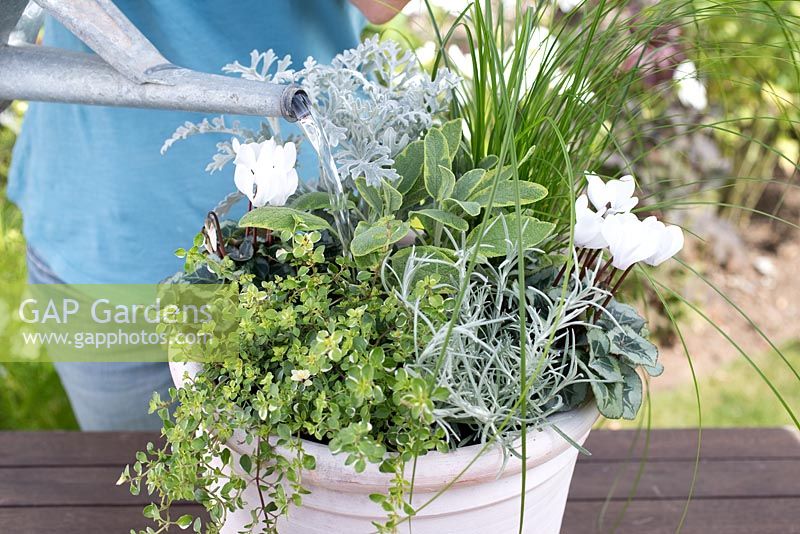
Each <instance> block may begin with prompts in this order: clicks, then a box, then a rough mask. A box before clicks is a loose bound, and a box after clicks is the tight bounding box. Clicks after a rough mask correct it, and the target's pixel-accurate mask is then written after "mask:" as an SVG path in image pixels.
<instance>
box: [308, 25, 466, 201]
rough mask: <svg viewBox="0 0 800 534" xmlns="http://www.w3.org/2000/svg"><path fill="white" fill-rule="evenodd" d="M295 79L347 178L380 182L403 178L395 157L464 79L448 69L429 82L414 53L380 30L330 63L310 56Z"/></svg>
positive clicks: (444, 105)
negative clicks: (394, 166) (381, 36)
mask: <svg viewBox="0 0 800 534" xmlns="http://www.w3.org/2000/svg"><path fill="white" fill-rule="evenodd" d="M298 78H299V79H300V81H301V84H302V86H303V89H305V91H306V92H307V93H308V95H309V97H310V99H311V102H312V104H313V106H314V108H315V109H316V110H317V113H318V115H319V119H320V121H321V122H322V127H323V128H324V129H325V131H326V132H327V133H328V138H329V140H330V142H331V143H332V144H333V145H334V146H335V149H334V159H335V160H336V164H337V166H338V167H339V172H340V174H341V175H342V177H343V178H349V179H350V180H355V179H356V178H358V177H360V176H363V177H365V178H366V180H367V183H368V184H370V185H375V186H377V185H379V184H380V181H381V179H386V180H389V181H394V180H396V179H397V178H398V175H397V173H396V172H395V170H394V169H392V164H393V163H394V160H393V158H394V156H396V155H397V154H398V153H399V152H400V151H401V150H402V149H403V148H405V147H406V146H407V145H408V144H409V143H410V142H411V141H413V140H415V139H417V138H418V137H419V136H420V135H421V134H422V133H423V132H424V131H425V130H427V129H428V128H430V127H431V126H433V125H434V118H435V116H436V115H437V114H438V113H440V112H442V111H445V110H446V109H447V108H448V106H449V105H450V101H451V98H452V90H453V89H454V88H455V87H456V85H457V84H458V82H459V78H458V77H457V76H456V75H455V74H453V73H451V72H450V71H448V70H446V69H440V70H439V72H438V73H437V75H436V78H435V79H433V80H432V79H431V78H430V76H429V75H428V74H427V73H426V72H425V71H424V70H423V69H422V67H421V66H420V65H419V63H418V61H417V58H416V56H415V55H414V54H413V53H412V52H411V51H409V50H404V49H403V48H401V47H400V46H399V45H398V44H397V43H395V42H394V41H380V40H379V39H378V37H377V36H375V37H372V38H370V39H367V40H366V41H364V42H363V43H361V44H360V45H358V47H357V48H354V49H352V50H347V51H345V52H342V53H341V54H339V55H337V56H336V57H335V58H334V59H333V61H332V62H331V64H330V65H320V64H318V63H316V62H315V61H314V60H313V59H311V58H309V59H308V60H307V61H306V62H305V66H304V69H303V70H302V71H300V72H299V73H298Z"/></svg>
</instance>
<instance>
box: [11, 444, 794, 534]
mask: <svg viewBox="0 0 800 534" xmlns="http://www.w3.org/2000/svg"><path fill="white" fill-rule="evenodd" d="M633 438H634V433H633V432H630V431H603V430H600V431H595V432H593V433H592V434H591V436H590V438H589V441H588V442H587V445H586V446H587V448H588V449H589V450H591V451H592V453H593V456H591V457H582V458H581V459H580V460H579V461H578V465H577V468H576V471H575V478H574V480H573V482H572V489H571V492H570V500H569V503H568V504H567V511H566V515H565V517H564V529H563V532H566V533H578V534H583V533H591V532H610V531H611V530H612V526H613V525H614V523H615V522H617V521H618V522H619V525H618V528H617V530H616V532H620V533H637V534H638V533H648V534H658V533H672V532H674V531H675V529H676V527H677V525H678V523H679V521H680V517H681V514H682V512H683V509H684V505H685V503H686V499H687V495H688V491H689V486H690V481H691V478H692V471H693V469H694V465H695V462H694V456H695V451H696V444H697V432H696V431H691V430H656V431H653V432H652V433H651V435H650V447H649V453H648V456H647V463H646V464H644V465H643V467H642V471H641V475H640V477H639V483H638V487H637V488H636V490H635V492H634V494H633V496H632V498H631V499H630V502H629V503H628V495H629V494H630V493H631V491H632V488H633V487H634V484H635V480H636V478H637V473H638V471H639V469H640V463H641V462H640V458H641V457H642V450H643V447H642V441H643V440H642V439H640V440H639V442H638V445H637V446H636V447H634V448H633V450H631V449H632V447H631V444H632V442H633ZM642 438H643V436H642ZM154 439H155V436H154V435H153V434H144V433H71V432H41V433H37V432H8V433H0V533H2V534H26V533H37V534H38V533H48V534H60V533H70V534H72V533H76V534H77V533H80V534H95V533H97V534H113V533H117V532H119V533H125V532H128V531H129V529H130V528H132V527H143V526H144V525H146V523H145V520H144V519H143V517H142V515H141V508H142V503H143V502H144V501H143V498H141V497H138V498H137V497H132V496H131V495H130V494H129V493H128V491H127V488H125V487H116V486H115V485H114V483H115V481H116V480H117V477H118V476H119V474H120V471H121V469H122V467H123V466H124V464H126V463H128V462H130V461H131V459H132V458H133V456H134V453H135V451H136V450H138V449H139V448H141V447H142V446H143V445H144V444H145V443H146V442H147V441H149V440H154ZM612 486H613V489H612ZM606 503H607V505H606ZM626 503H627V504H626ZM194 509H195V508H193V507H191V506H188V505H187V506H185V507H183V508H182V509H181V510H180V512H178V513H186V512H191V511H193V510H194ZM623 511H624V512H625V513H624V515H622V516H621V517H620V515H619V514H620V513H621V512H623ZM683 532H687V533H695V532H696V533H704V534H705V533H716V532H719V533H726V534H736V533H742V534H756V533H758V534H769V533H775V534H789V533H800V435H798V433H796V432H794V431H791V430H786V429H742V430H706V431H704V432H703V446H702V454H701V461H700V464H699V472H698V478H697V484H696V486H695V493H694V498H693V500H692V502H691V504H690V505H689V511H688V515H687V518H686V522H685V525H684V529H683ZM497 534H501V533H497Z"/></svg>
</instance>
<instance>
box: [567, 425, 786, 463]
mask: <svg viewBox="0 0 800 534" xmlns="http://www.w3.org/2000/svg"><path fill="white" fill-rule="evenodd" d="M635 437H636V431H635V430H593V431H592V433H591V434H589V438H588V439H587V440H586V444H585V447H586V448H587V449H588V450H589V451H590V452H591V453H592V456H588V457H587V456H582V458H581V459H582V461H594V460H595V459H597V460H599V461H603V462H607V461H609V460H623V461H624V460H629V459H631V458H633V459H638V458H641V456H642V451H643V450H644V440H645V432H644V430H643V431H642V432H641V434H640V435H639V439H638V441H637V445H636V447H635V449H634V453H633V454H631V452H630V450H629V449H630V447H631V444H632V443H633V442H634V439H635ZM696 453H697V429H669V430H665V429H661V430H652V431H651V433H650V444H649V449H648V454H647V457H648V459H649V460H652V461H659V460H694V458H695V454H696ZM701 455H702V458H703V459H705V460H713V459H732V458H798V459H800V432H798V431H797V430H796V429H793V428H792V429H790V428H736V429H730V428H725V429H723V428H710V429H705V430H703V434H702V448H701Z"/></svg>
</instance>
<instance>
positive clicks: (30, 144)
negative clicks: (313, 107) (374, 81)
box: [8, 0, 362, 283]
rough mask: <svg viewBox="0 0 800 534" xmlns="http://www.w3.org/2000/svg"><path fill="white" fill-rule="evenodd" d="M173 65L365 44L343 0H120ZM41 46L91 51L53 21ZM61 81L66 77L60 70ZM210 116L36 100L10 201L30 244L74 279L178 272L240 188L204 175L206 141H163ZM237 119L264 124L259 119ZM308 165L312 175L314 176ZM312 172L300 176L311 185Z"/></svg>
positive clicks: (228, 171) (223, 177) (325, 55)
mask: <svg viewBox="0 0 800 534" xmlns="http://www.w3.org/2000/svg"><path fill="white" fill-rule="evenodd" d="M116 4H117V6H119V8H120V9H121V10H122V11H123V12H124V13H125V15H126V16H128V18H130V19H131V21H132V22H133V23H134V24H135V25H136V26H137V27H138V28H139V29H140V30H141V31H142V33H144V35H145V36H147V38H148V39H150V40H151V41H152V42H153V44H154V45H155V46H156V48H158V49H159V50H160V51H161V53H162V54H163V55H164V56H165V57H166V58H167V59H168V60H170V61H172V62H173V63H175V64H176V65H180V66H182V67H187V68H190V69H194V70H198V71H203V72H210V73H220V68H221V67H222V66H223V65H225V64H227V63H231V62H233V61H234V60H239V62H240V63H242V64H247V65H249V53H250V51H251V50H253V49H257V50H259V51H266V50H267V49H269V48H272V49H274V50H275V52H276V53H277V54H278V56H279V57H282V56H283V55H285V54H290V55H291V56H292V59H293V64H294V66H295V67H296V68H302V63H303V62H304V61H305V59H306V58H307V57H308V56H313V57H314V58H316V59H317V60H318V61H319V62H329V61H330V60H331V59H332V58H333V56H334V55H335V54H337V53H338V52H340V51H342V50H344V49H348V48H352V47H353V46H355V45H356V44H357V43H358V36H359V31H360V29H361V28H360V26H361V22H362V19H361V17H360V16H359V15H358V14H357V12H356V11H355V10H354V8H352V7H351V6H350V4H349V2H348V1H347V0H302V1H298V0H269V1H263V0H239V1H238V2H220V1H218V0H217V1H214V0H193V1H191V2H189V1H175V0H148V1H142V0H117V2H116ZM44 44H45V45H48V46H54V47H59V48H66V49H71V50H80V51H88V49H87V48H86V47H85V46H84V45H83V44H82V43H81V42H80V41H79V40H78V39H77V38H76V37H74V36H73V35H72V34H71V33H70V32H69V31H67V30H66V29H64V28H63V27H62V26H60V25H59V24H57V23H55V22H53V21H52V20H51V19H48V20H46V21H45V36H44ZM52 74H53V83H58V73H57V72H53V73H52ZM205 116H206V115H203V114H197V113H184V112H172V111H161V110H141V109H126V108H110V107H93V106H80V105H71V104H49V103H31V105H30V107H29V108H28V112H27V114H26V116H25V122H24V125H23V129H22V132H21V134H20V136H19V138H18V139H17V143H16V146H15V147H14V153H13V159H12V166H11V171H10V177H9V188H8V195H9V198H11V199H12V200H13V201H15V202H16V203H17V204H18V205H19V206H20V208H21V210H22V213H23V217H24V231H25V235H26V238H27V240H28V244H29V245H30V246H31V247H33V249H34V250H36V252H37V253H38V255H39V256H40V257H41V258H42V259H43V260H44V261H45V262H47V263H48V264H49V266H50V267H51V269H52V270H53V272H54V273H55V274H56V275H58V276H59V277H60V278H62V279H63V280H65V281H66V282H69V283H153V282H157V281H159V280H161V279H163V278H165V277H166V276H169V275H170V274H172V273H174V272H175V271H177V270H179V269H180V268H181V261H180V260H179V259H177V258H176V257H175V255H174V251H175V249H177V248H179V247H187V246H190V245H191V240H192V238H193V237H194V235H195V234H196V233H197V232H198V231H199V230H200V228H201V227H202V224H203V219H204V217H205V214H206V212H208V211H209V210H210V209H212V208H213V207H214V206H215V205H216V204H217V203H218V202H219V201H220V200H221V199H222V198H223V197H225V195H227V194H228V193H230V192H232V191H234V190H235V186H234V184H233V168H232V167H230V166H229V167H226V168H225V170H224V171H223V172H221V173H214V174H213V175H209V174H208V173H206V172H205V171H204V168H205V166H206V164H207V163H208V162H209V161H210V159H211V156H212V155H213V154H214V153H215V151H216V149H215V145H216V143H218V142H219V141H222V140H225V139H227V138H229V137H223V136H220V135H215V134H205V135H200V136H195V137H192V138H190V139H188V140H185V141H181V142H178V143H177V144H175V145H174V146H173V147H172V149H170V151H169V152H167V153H166V154H165V155H164V156H162V155H161V154H160V148H161V145H162V143H163V141H164V140H165V139H166V138H168V137H169V136H170V135H171V134H172V133H173V132H174V131H175V129H176V128H177V127H178V126H180V125H181V124H182V123H183V122H185V121H187V120H188V121H192V122H197V121H200V120H202V119H203V118H204V117H205ZM236 118H238V119H240V120H242V122H243V123H244V124H248V125H250V126H254V125H257V124H258V123H259V122H260V120H259V119H258V118H241V117H228V118H227V119H228V120H231V119H236ZM309 167H311V168H309ZM313 170H314V169H313V165H304V166H303V169H302V170H301V176H304V177H305V178H309V177H311V174H310V172H311V171H313Z"/></svg>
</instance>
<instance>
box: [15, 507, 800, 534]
mask: <svg viewBox="0 0 800 534" xmlns="http://www.w3.org/2000/svg"><path fill="white" fill-rule="evenodd" d="M601 506H602V503H599V502H592V503H589V502H570V503H568V504H567V510H566V513H565V515H564V525H563V529H562V534H591V533H593V532H610V531H611V528H610V527H611V525H612V524H613V523H614V521H615V519H616V517H617V514H618V513H619V512H620V511H621V509H622V503H612V504H611V506H610V507H609V508H608V510H607V511H606V515H605V518H606V519H605V522H604V523H603V528H602V529H597V528H596V523H597V520H598V517H599V514H600V511H601ZM198 511H199V509H198V507H193V506H177V507H175V509H174V512H175V515H176V516H179V515H181V514H185V513H191V514H196V513H198ZM682 512H683V504H682V503H680V502H675V501H635V502H633V503H631V505H630V507H629V508H628V510H627V511H626V513H625V515H624V516H623V518H622V521H621V523H620V525H619V528H618V529H617V530H616V532H617V533H618V534H642V533H645V532H646V533H647V534H673V533H674V532H675V528H676V526H677V525H678V521H679V520H680V516H681V513H682ZM147 524H148V523H147V520H146V519H144V518H143V517H142V511H141V508H140V507H133V506H118V507H44V508H0V525H2V531H3V532H8V533H12V532H13V533H14V534H41V533H43V532H47V533H48V534H72V533H75V532H80V533H82V534H114V533H117V532H119V533H122V532H128V530H129V529H131V528H144V527H145V526H147ZM709 532H724V533H725V534H754V533H755V532H757V533H759V534H800V500H798V499H763V500H759V499H753V500H740V499H730V500H725V499H721V500H697V501H694V502H693V503H692V504H691V507H690V509H689V515H688V517H687V522H686V525H685V527H684V529H683V533H684V534H707V533H709Z"/></svg>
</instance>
